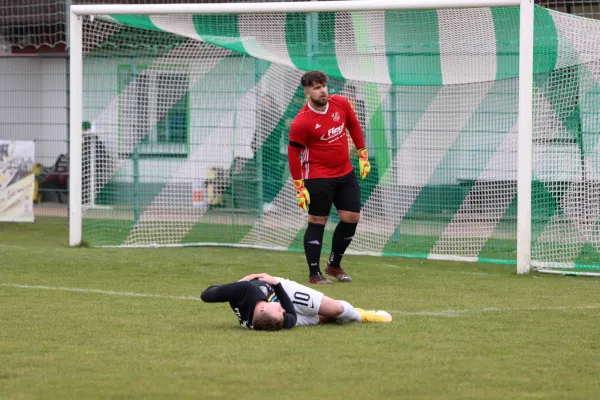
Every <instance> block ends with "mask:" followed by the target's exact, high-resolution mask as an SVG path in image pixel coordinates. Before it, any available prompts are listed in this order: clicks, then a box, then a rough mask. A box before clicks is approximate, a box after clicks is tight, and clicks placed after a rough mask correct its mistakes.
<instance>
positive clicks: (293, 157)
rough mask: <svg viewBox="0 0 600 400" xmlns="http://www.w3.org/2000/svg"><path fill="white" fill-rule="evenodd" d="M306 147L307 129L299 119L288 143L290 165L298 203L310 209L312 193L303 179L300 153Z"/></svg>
mask: <svg viewBox="0 0 600 400" xmlns="http://www.w3.org/2000/svg"><path fill="white" fill-rule="evenodd" d="M305 147H306V130H305V129H303V128H302V126H301V124H300V123H298V121H297V120H294V122H293V123H292V126H291V128H290V142H289V144H288V165H289V167H290V175H291V176H292V180H293V181H294V188H295V189H296V200H297V201H298V205H299V206H300V208H302V209H303V210H304V211H306V210H308V204H310V194H309V193H308V190H306V187H305V186H304V180H303V179H302V163H301V162H300V154H301V153H302V150H304V148H305Z"/></svg>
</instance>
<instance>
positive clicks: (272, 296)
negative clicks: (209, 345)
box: [200, 274, 392, 331]
mask: <svg viewBox="0 0 600 400" xmlns="http://www.w3.org/2000/svg"><path fill="white" fill-rule="evenodd" d="M200 298H201V299H202V300H203V301H204V302H206V303H225V302H229V305H230V306H231V308H232V309H233V312H234V313H235V315H236V316H237V317H238V320H239V321H240V325H241V326H242V327H244V328H250V329H255V330H261V331H278V330H281V329H291V328H293V327H294V326H297V325H317V324H320V323H327V322H334V321H338V322H350V321H355V322H391V321H392V317H391V315H390V314H388V313H387V312H385V311H370V310H367V311H365V310H362V309H360V308H354V307H353V306H352V305H351V304H350V303H348V302H346V301H343V300H334V299H332V298H330V297H327V296H325V295H324V294H323V293H321V292H319V291H316V290H314V289H311V288H309V287H306V286H304V285H301V284H299V283H297V282H294V281H290V280H288V279H283V278H276V277H273V276H271V275H268V274H252V275H248V276H246V277H244V278H242V279H241V280H239V281H237V282H233V283H228V284H224V285H213V286H210V287H208V288H206V290H204V291H203V292H202V294H201V295H200Z"/></svg>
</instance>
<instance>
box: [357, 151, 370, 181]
mask: <svg viewBox="0 0 600 400" xmlns="http://www.w3.org/2000/svg"><path fill="white" fill-rule="evenodd" d="M358 167H359V169H360V179H365V178H366V177H367V175H369V172H371V163H370V162H369V152H368V151H367V149H359V150H358Z"/></svg>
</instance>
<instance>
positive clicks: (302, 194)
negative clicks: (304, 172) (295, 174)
mask: <svg viewBox="0 0 600 400" xmlns="http://www.w3.org/2000/svg"><path fill="white" fill-rule="evenodd" d="M294 187H295V188H296V200H297V201H298V205H299V206H300V208H301V209H303V210H304V211H307V210H308V205H309V204H310V194H308V190H307V189H306V187H305V186H304V181H303V180H302V179H296V180H295V181H294Z"/></svg>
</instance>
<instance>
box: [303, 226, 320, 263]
mask: <svg viewBox="0 0 600 400" xmlns="http://www.w3.org/2000/svg"><path fill="white" fill-rule="evenodd" d="M324 231H325V225H320V224H313V223H312V222H309V223H308V227H307V228H306V232H304V253H305V254H306V262H307V263H308V269H309V270H310V273H311V274H316V273H318V272H321V268H320V267H319V262H320V259H321V248H322V247H323V232H324Z"/></svg>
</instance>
